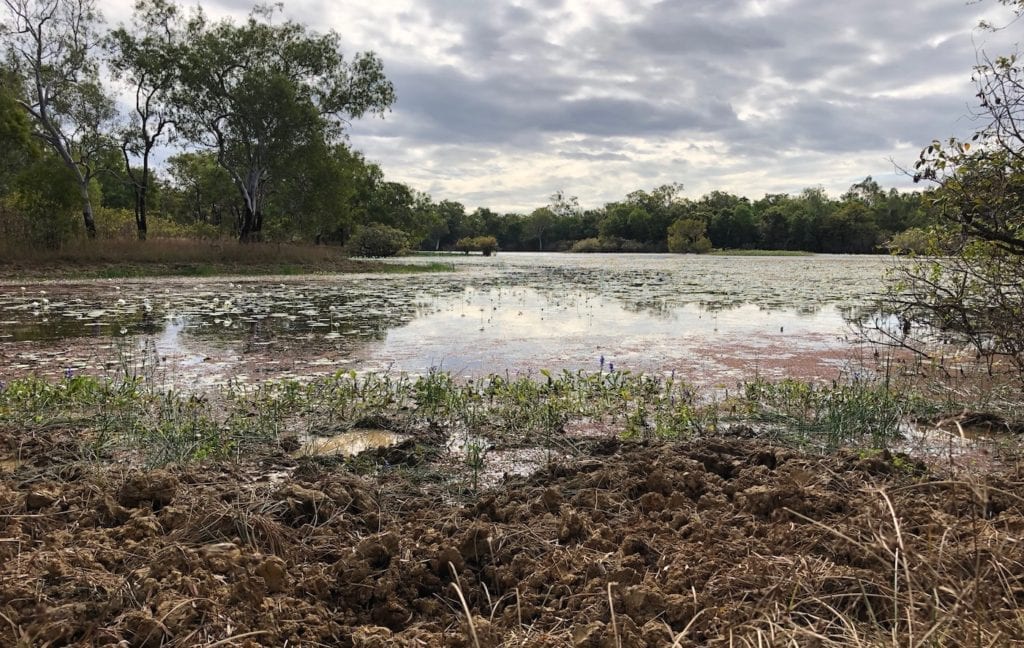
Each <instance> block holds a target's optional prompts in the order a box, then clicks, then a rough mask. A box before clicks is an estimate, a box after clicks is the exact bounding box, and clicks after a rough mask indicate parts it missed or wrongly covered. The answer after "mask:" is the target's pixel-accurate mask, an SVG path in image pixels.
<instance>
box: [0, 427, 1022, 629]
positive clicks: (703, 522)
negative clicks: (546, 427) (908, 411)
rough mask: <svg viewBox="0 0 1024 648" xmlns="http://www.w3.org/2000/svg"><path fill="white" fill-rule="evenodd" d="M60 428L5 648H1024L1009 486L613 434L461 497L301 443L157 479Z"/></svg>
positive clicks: (1, 535)
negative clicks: (627, 439)
mask: <svg viewBox="0 0 1024 648" xmlns="http://www.w3.org/2000/svg"><path fill="white" fill-rule="evenodd" d="M40 434H41V435H42V436H37V437H36V438H35V439H34V440H32V439H30V440H28V441H27V442H26V441H25V440H16V439H14V438H6V439H2V441H3V445H4V446H5V447H4V454H5V455H7V454H12V453H13V451H14V450H15V448H18V456H19V457H20V458H21V464H20V465H19V466H18V467H17V468H16V470H15V471H14V472H13V473H10V472H8V473H5V474H3V481H2V483H0V613H2V617H0V644H2V645H18V642H19V641H20V642H22V645H26V646H27V645H42V644H45V643H47V642H49V644H50V645H68V644H79V645H104V644H107V645H116V644H118V643H119V642H127V645H131V646H153V647H156V646H195V645H210V644H215V643H216V645H220V646H225V645H236V646H245V645H251V646H255V645H274V646H282V645H288V646H297V645H310V646H313V645H340V646H392V645H398V646H473V645H475V644H476V643H478V644H479V645H480V646H498V645H508V646H511V645H529V646H593V647H599V646H609V647H612V646H619V645H621V646H666V645H673V643H675V645H679V646H691V645H692V646H697V645H744V643H746V644H747V645H758V641H761V642H762V644H763V645H768V644H780V643H782V642H783V639H784V638H785V637H794V638H796V640H797V641H798V643H799V644H800V645H814V644H819V645H822V644H826V643H828V642H829V641H832V642H835V643H836V644H838V645H851V644H856V643H858V642H859V643H861V644H876V643H890V642H891V640H892V639H893V637H896V638H897V639H898V643H901V644H902V643H910V642H919V641H924V642H925V643H927V644H929V645H931V642H934V645H959V644H961V643H963V642H965V641H967V640H968V639H970V641H971V642H972V643H974V642H975V641H977V642H979V645H1008V644H1009V643H1011V642H1014V641H1024V615H1021V611H1020V607H1021V606H1022V604H1024V542H1022V541H1021V537H1022V535H1024V486H1022V482H1021V479H1020V476H1019V475H1018V474H1015V473H1014V472H1013V471H1012V470H1010V469H1005V470H1002V471H995V472H993V473H992V474H990V475H988V476H986V477H984V478H979V479H978V480H976V481H974V482H972V483H968V482H965V481H959V480H955V479H950V478H949V477H948V476H943V475H938V474H934V473H930V472H929V471H928V470H927V469H926V468H925V467H924V466H923V465H920V464H918V463H915V462H913V461H910V460H908V459H907V458H906V457H903V456H892V455H888V454H879V455H864V454H855V453H847V454H843V453H840V454H837V455H834V456H830V457H824V458H823V457H817V456H809V455H804V454H801V453H799V452H797V451H794V450H789V449H784V448H780V447H772V446H770V445H767V444H765V443H764V442H763V441H757V440H742V439H736V438H729V439H724V438H720V439H706V440H701V441H692V442H678V443H658V444H640V443H628V444H623V443H620V442H619V441H617V440H614V439H596V440H591V441H588V442H587V443H588V444H589V445H588V447H587V453H586V454H585V455H584V456H583V457H582V458H579V459H576V460H573V461H569V462H565V463H559V464H555V465H551V466H549V467H548V468H547V469H546V470H543V471H541V472H540V473H538V474H536V475H533V476H531V477H529V478H518V477H515V478H510V479H508V480H506V481H505V482H503V483H501V484H499V485H498V486H496V487H495V488H494V489H492V490H487V491H483V492H481V493H479V494H477V495H476V496H474V497H472V498H469V499H467V500H463V501H453V500H452V499H451V498H450V497H449V496H448V491H447V490H445V488H443V487H442V486H441V485H439V484H437V483H434V482H429V481H427V482H423V481H421V480H419V479H417V475H418V474H419V473H418V472H417V471H416V470H415V469H412V468H409V467H408V466H402V465H396V464H395V462H396V461H401V460H402V459H403V457H402V456H390V457H389V458H390V460H391V462H390V464H389V466H386V467H384V468H382V469H381V470H380V471H379V472H377V473H376V474H375V475H373V476H372V477H361V476H358V475H356V474H354V473H352V472H351V470H350V469H349V467H348V466H349V464H345V463H337V462H335V463H331V462H324V461H318V462H317V461H297V460H294V459H291V458H290V457H289V455H288V454H286V453H285V452H284V451H283V450H282V451H281V452H280V453H278V454H274V455H272V456H265V457H263V458H262V459H260V460H252V461H249V462H246V463H243V464H233V463H218V464H209V465H199V466H191V467H185V468H173V469H169V470H155V471H149V472H144V471H134V470H132V471H128V470H125V469H123V468H118V467H117V466H107V467H96V466H94V465H83V464H78V463H74V462H72V461H70V456H69V452H70V450H67V451H65V450H64V449H62V448H67V449H70V448H71V447H72V445H71V442H70V441H67V440H65V441H62V440H61V438H60V436H59V435H56V434H53V435H50V434H48V433H40ZM405 459H408V457H405ZM381 464H382V465H383V458H381ZM282 469H287V470H288V476H287V477H284V478H282V477H281V474H282V473H281V470H282ZM460 591H461V593H462V595H464V597H465V600H466V606H468V608H469V610H470V612H471V614H472V623H471V624H470V623H467V618H466V615H465V614H464V612H463V604H462V603H461V601H460V594H459V592H460ZM730 642H731V643H730ZM121 645H125V644H121ZM915 645H916V643H915Z"/></svg>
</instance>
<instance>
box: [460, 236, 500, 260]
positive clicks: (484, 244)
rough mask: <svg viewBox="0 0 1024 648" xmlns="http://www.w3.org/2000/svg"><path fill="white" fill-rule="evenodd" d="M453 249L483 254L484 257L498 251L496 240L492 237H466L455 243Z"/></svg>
mask: <svg viewBox="0 0 1024 648" xmlns="http://www.w3.org/2000/svg"><path fill="white" fill-rule="evenodd" d="M455 249H456V250H458V251H459V252H465V253H466V254H469V253H470V252H483V254H484V256H491V254H493V253H494V252H495V251H497V249H498V239H496V238H494V237H493V236H467V237H465V238H461V239H459V240H458V241H457V242H456V243H455Z"/></svg>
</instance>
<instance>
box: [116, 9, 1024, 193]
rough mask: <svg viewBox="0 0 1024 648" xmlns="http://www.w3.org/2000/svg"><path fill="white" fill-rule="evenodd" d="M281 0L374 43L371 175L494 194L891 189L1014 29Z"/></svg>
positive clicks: (758, 15)
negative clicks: (377, 93) (977, 68)
mask: <svg viewBox="0 0 1024 648" xmlns="http://www.w3.org/2000/svg"><path fill="white" fill-rule="evenodd" d="M127 4H128V3H127V0H117V2H111V4H110V5H109V6H110V8H112V9H113V11H111V10H110V9H107V10H106V14H107V18H108V21H109V22H117V20H118V19H119V18H120V17H122V15H126V14H122V10H119V9H118V6H119V5H122V6H123V5H127ZM202 4H203V7H204V9H206V11H207V12H208V13H209V14H210V15H213V16H223V15H234V16H238V17H241V16H244V15H245V14H246V13H247V11H248V9H249V8H250V7H251V6H252V3H251V2H245V1H243V0H220V1H219V2H210V1H208V0H204V1H203V2H202ZM284 14H285V16H287V17H289V18H293V19H295V20H299V21H302V22H305V23H307V24H309V25H310V26H312V27H313V28H315V29H318V30H326V29H334V30H336V31H338V32H339V33H340V34H341V35H342V38H343V42H344V45H345V48H346V50H347V51H348V52H355V51H359V50H366V49H372V50H374V51H376V52H377V53H378V54H379V55H380V56H381V58H382V59H383V61H384V65H385V72H386V74H387V75H388V77H389V78H390V79H391V80H392V81H393V83H394V84H395V88H396V91H397V95H398V101H397V103H396V105H395V107H394V110H393V112H391V113H389V114H388V115H387V116H386V118H385V119H383V120H380V119H375V118H368V119H364V120H362V121H358V122H356V123H354V124H353V125H352V128H351V138H352V142H353V143H354V145H355V146H356V148H358V149H360V150H362V151H363V152H364V153H365V154H366V156H367V157H368V158H369V159H370V160H373V161H375V162H377V163H379V164H380V165H381V166H382V167H383V169H384V172H385V174H386V175H387V177H388V178H389V179H392V180H397V181H401V182H405V183H407V184H409V185H411V186H412V187H414V188H415V189H418V190H420V191H426V192H428V193H430V194H431V195H432V196H433V197H434V198H435V199H436V200H441V199H452V200H458V201H460V202H462V203H464V204H465V205H466V206H467V207H468V208H469V209H472V208H475V207H477V206H487V207H491V208H494V209H497V210H499V211H530V210H532V209H534V208H536V207H538V206H541V205H544V204H545V203H547V202H549V197H550V196H551V194H552V193H554V192H555V191H556V190H563V191H564V192H565V193H566V194H569V195H575V196H578V197H579V200H580V203H581V204H582V205H583V206H598V205H601V204H603V203H605V202H608V201H611V200H617V199H619V198H621V197H622V196H624V195H625V194H626V193H628V192H630V191H633V190H635V189H650V188H653V187H655V186H658V185H661V184H664V183H668V182H681V183H682V184H683V185H684V188H685V190H684V193H685V194H686V195H687V196H690V197H699V196H700V195H702V194H704V193H706V192H708V191H711V190H713V189H722V190H726V191H731V192H734V193H737V194H741V195H746V196H749V197H751V198H757V197H760V196H762V195H764V194H765V193H775V192H791V193H792V192H798V191H800V190H801V189H802V188H804V187H808V186H822V187H824V188H825V189H826V190H828V191H829V192H832V193H835V194H838V193H841V192H842V191H844V190H845V189H846V188H848V187H849V186H850V185H851V184H853V183H854V182H857V181H859V180H861V179H863V178H864V176H866V175H871V176H873V177H874V178H875V179H876V180H878V181H879V182H880V183H881V184H882V185H883V186H886V187H888V186H900V187H910V186H911V183H910V182H909V181H908V180H907V179H906V178H905V177H904V176H902V175H901V174H900V173H899V172H898V171H897V170H896V169H895V168H894V165H893V163H894V162H895V163H896V164H899V165H902V166H910V165H912V164H913V162H914V160H915V159H916V156H917V153H918V151H920V149H921V148H922V146H925V145H927V144H928V142H930V141H931V139H932V138H935V137H939V138H945V137H948V136H951V135H964V134H968V133H970V132H973V130H974V129H975V128H976V127H977V125H978V124H977V122H976V121H974V120H973V119H972V118H971V116H970V114H971V111H972V108H973V106H974V102H973V89H972V88H973V86H972V84H971V81H970V74H971V68H972V66H973V65H974V64H975V63H976V61H977V57H978V51H979V50H985V51H989V52H992V53H1004V52H1007V51H1009V50H1010V48H1011V45H1012V43H1013V42H1014V41H1015V38H1014V35H1015V33H1016V31H1017V30H1018V29H1019V24H1011V25H1010V26H1009V27H1008V28H1007V29H1005V30H1003V31H1002V32H1000V33H998V34H991V33H989V32H984V31H980V30H978V29H977V25H978V22H979V20H982V19H987V20H989V21H991V22H994V23H997V24H1001V25H1007V24H1009V23H1010V17H1011V16H1010V14H1009V12H1008V11H1007V10H1006V9H1005V8H1004V7H1002V6H1001V5H1000V4H999V3H998V2H996V1H995V0H983V1H981V2H972V1H971V0H897V1H894V0H853V1H847V2H825V1H823V0H713V1H712V0H663V1H649V0H637V1H624V0H602V2H600V3H598V2H585V1H583V0H519V1H516V2H490V1H484V0H372V1H370V2H367V1H366V0H359V1H348V0H333V1H331V0H301V1H297V0H288V1H287V2H285V3H284Z"/></svg>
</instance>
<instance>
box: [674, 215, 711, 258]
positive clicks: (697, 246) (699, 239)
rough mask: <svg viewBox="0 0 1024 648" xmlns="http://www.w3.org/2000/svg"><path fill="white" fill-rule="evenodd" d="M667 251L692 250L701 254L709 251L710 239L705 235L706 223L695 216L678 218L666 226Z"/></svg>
mask: <svg viewBox="0 0 1024 648" xmlns="http://www.w3.org/2000/svg"><path fill="white" fill-rule="evenodd" d="M668 250H669V252H693V253H696V254H703V253H705V252H710V251H711V240H710V239H708V237H707V225H706V224H705V223H704V222H703V221H700V220H697V219H695V218H680V219H679V220H677V221H676V222H674V223H672V225H671V226H670V227H669V228H668Z"/></svg>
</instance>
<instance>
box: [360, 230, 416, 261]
mask: <svg viewBox="0 0 1024 648" xmlns="http://www.w3.org/2000/svg"><path fill="white" fill-rule="evenodd" d="M346 247H347V248H348V251H349V253H350V254H352V256H359V257H392V256H396V255H397V254H398V253H399V252H401V251H402V250H405V249H407V248H408V247H409V241H408V238H407V237H406V234H405V232H403V231H402V230H400V229H395V228H394V227H389V226H387V225H380V224H373V225H367V226H366V227H363V228H360V229H359V231H357V232H356V233H355V234H353V235H352V238H350V239H349V241H348V244H347V246H346Z"/></svg>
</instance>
